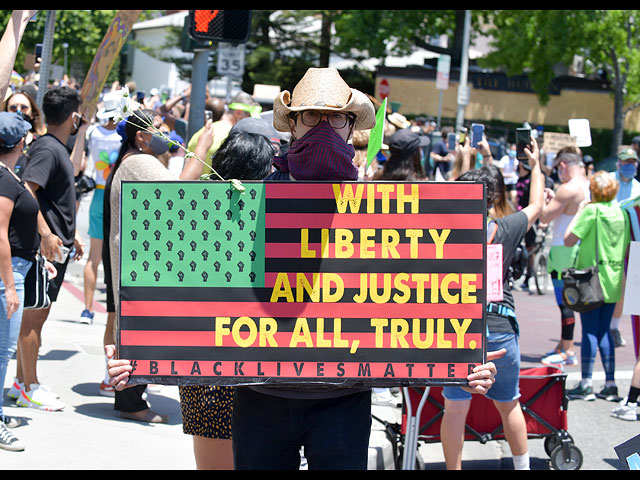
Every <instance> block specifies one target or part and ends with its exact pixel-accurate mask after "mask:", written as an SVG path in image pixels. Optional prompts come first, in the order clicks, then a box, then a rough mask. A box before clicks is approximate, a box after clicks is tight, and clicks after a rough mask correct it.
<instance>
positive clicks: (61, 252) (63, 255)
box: [55, 245, 70, 263]
mask: <svg viewBox="0 0 640 480" xmlns="http://www.w3.org/2000/svg"><path fill="white" fill-rule="evenodd" d="M69 251H70V249H69V248H67V247H65V246H64V245H60V246H58V255H56V259H55V261H56V262H58V263H64V262H65V261H66V260H67V257H68V256H69ZM58 259H59V260H58Z"/></svg>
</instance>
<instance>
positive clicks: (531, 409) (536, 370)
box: [378, 365, 583, 470]
mask: <svg viewBox="0 0 640 480" xmlns="http://www.w3.org/2000/svg"><path fill="white" fill-rule="evenodd" d="M566 377H567V375H566V373H564V372H563V371H562V370H561V369H559V368H558V367H555V366H551V365H549V366H547V365H545V366H540V367H533V368H526V369H521V370H520V392H521V397H520V404H521V406H522V411H523V413H524V415H525V420H526V423H527V437H528V438H531V439H533V438H544V449H545V452H546V453H547V455H549V457H550V460H551V465H552V467H553V468H554V469H556V470H578V469H580V467H581V466H582V460H583V458H582V452H581V451H580V449H578V448H577V447H576V446H575V445H574V442H573V438H572V437H571V435H569V433H568V432H567V404H568V397H567V396H566V394H565V380H566ZM403 397H404V402H403V403H404V404H403V413H402V425H400V426H398V425H391V424H389V423H387V422H382V423H383V424H385V426H386V435H387V438H389V440H390V441H391V444H392V448H393V452H394V458H395V460H396V468H402V469H403V470H413V469H414V468H415V466H416V463H417V460H416V455H417V450H418V445H419V442H425V443H434V442H439V441H440V423H441V419H442V416H443V414H444V399H443V396H442V387H404V388H403ZM415 405H417V408H415V410H414V406H415ZM378 420H379V419H378ZM466 432H467V433H466V434H465V440H472V441H473V440H475V441H479V442H481V443H482V444H484V443H486V442H488V441H489V440H500V439H504V438H505V436H504V431H503V429H502V424H501V419H500V415H499V414H498V412H497V410H496V409H495V407H494V406H493V404H492V401H491V400H489V399H488V398H486V397H484V396H483V395H474V396H473V400H472V401H471V407H470V409H469V414H468V415H467V420H466Z"/></svg>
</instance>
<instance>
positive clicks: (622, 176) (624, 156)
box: [612, 148, 640, 203]
mask: <svg viewBox="0 0 640 480" xmlns="http://www.w3.org/2000/svg"><path fill="white" fill-rule="evenodd" d="M616 167H617V169H616V171H615V172H613V173H612V175H613V176H614V178H615V179H616V180H617V181H618V183H619V184H620V188H619V189H618V194H617V195H616V202H618V203H621V202H623V201H624V200H627V199H628V198H633V197H637V196H638V195H640V182H639V181H638V180H636V179H635V176H636V173H638V154H637V153H636V152H635V150H633V149H631V148H628V149H625V150H623V151H622V152H620V153H619V154H618V162H617V163H616Z"/></svg>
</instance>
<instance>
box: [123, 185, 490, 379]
mask: <svg viewBox="0 0 640 480" xmlns="http://www.w3.org/2000/svg"><path fill="white" fill-rule="evenodd" d="M244 185H245V187H246V189H245V192H244V193H241V192H239V191H237V190H234V189H232V188H231V187H230V184H229V182H164V183H159V182H123V183H122V194H121V195H122V196H121V205H122V207H121V253H120V272H121V273H120V290H119V292H120V294H119V308H118V332H117V333H118V334H117V341H118V356H119V358H124V359H129V360H131V361H132V365H133V366H134V371H133V372H132V376H131V380H130V382H131V383H163V384H225V385H238V384H276V383H277V384H286V383H288V384H291V383H295V384H300V383H326V384H336V383H338V384H341V385H348V386H389V385H445V384H458V385H460V384H466V377H467V375H468V374H469V373H470V371H471V370H472V369H473V367H475V366H477V365H480V364H482V363H484V361H485V359H486V347H485V345H486V342H485V332H486V328H485V316H484V312H485V308H486V298H485V297H486V294H485V292H486V286H485V283H486V275H485V264H486V201H485V192H484V187H483V185H482V184H480V183H469V182H448V183H435V182H433V183H431V182H429V183H409V182H407V183H392V182H366V183H365V182H359V183H358V182H344V183H331V182H244Z"/></svg>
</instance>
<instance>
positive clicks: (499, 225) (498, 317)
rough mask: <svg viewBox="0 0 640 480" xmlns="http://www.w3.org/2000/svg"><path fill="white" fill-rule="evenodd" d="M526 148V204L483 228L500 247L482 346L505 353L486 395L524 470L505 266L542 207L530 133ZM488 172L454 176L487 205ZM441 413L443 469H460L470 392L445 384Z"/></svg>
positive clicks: (514, 331) (492, 191) (491, 190)
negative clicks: (497, 285)
mask: <svg viewBox="0 0 640 480" xmlns="http://www.w3.org/2000/svg"><path fill="white" fill-rule="evenodd" d="M531 145H532V151H529V149H525V153H526V154H527V157H528V164H529V165H530V167H531V187H530V201H529V205H528V206H527V207H525V208H524V209H522V210H520V211H519V212H516V213H513V214H511V215H507V216H506V217H502V218H497V219H496V220H495V221H492V222H490V223H489V225H488V227H487V235H488V237H489V239H488V242H489V241H490V243H492V244H500V245H502V247H503V257H502V265H503V267H502V270H503V272H502V275H503V279H504V281H503V285H504V291H503V300H502V301H499V302H489V303H487V330H488V337H487V348H488V350H490V351H491V350H498V349H503V348H504V349H506V351H507V354H506V355H505V356H504V357H503V358H501V359H498V360H496V368H497V369H498V371H499V372H500V376H499V377H498V378H496V382H495V384H494V386H493V387H492V388H491V390H490V391H489V392H488V393H487V397H488V398H490V399H492V400H493V404H494V406H495V407H496V409H497V410H498V412H499V413H500V417H501V419H502V426H503V428H504V431H505V436H506V438H507V441H508V442H509V447H510V448H511V454H512V456H513V463H514V467H515V468H516V470H521V469H529V453H528V446H527V426H526V422H525V419H524V415H523V413H522V409H521V408H520V402H519V400H518V399H519V397H520V389H519V375H520V346H519V342H518V331H519V329H518V322H517V319H516V313H515V302H514V299H513V295H512V293H511V290H510V288H509V281H508V276H509V266H510V265H511V262H512V260H513V258H514V255H515V252H516V249H517V247H518V245H520V243H521V242H522V239H523V238H524V235H525V233H526V231H527V230H528V229H529V228H531V226H532V225H533V223H534V222H535V221H536V220H537V218H538V216H539V215H540V213H541V212H542V207H543V204H544V179H543V175H542V172H541V171H540V160H539V152H538V145H537V143H536V141H535V139H534V138H533V137H532V138H531ZM492 171H493V172H496V174H497V175H500V176H501V174H500V172H499V171H498V170H497V169H493V170H492V169H490V168H489V167H482V168H480V169H477V170H470V171H468V172H467V173H466V174H463V175H462V176H461V177H460V178H459V179H458V180H459V181H481V182H483V183H484V184H485V185H486V187H487V192H488V193H487V207H491V205H492V204H493V202H494V201H495V199H496V198H497V197H498V196H499V195H500V194H501V192H498V191H497V185H498V184H499V183H501V182H498V181H496V179H495V178H494V176H493V174H492ZM443 396H444V398H445V410H444V417H443V419H442V424H441V432H440V435H441V439H442V448H443V450H444V455H445V463H446V466H447V469H457V470H459V469H461V468H462V447H463V444H464V435H465V422H466V418H467V414H468V412H469V408H470V406H471V395H469V393H468V392H465V391H463V390H462V389H461V388H459V387H445V388H444V389H443Z"/></svg>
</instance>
